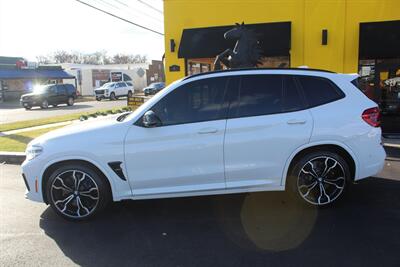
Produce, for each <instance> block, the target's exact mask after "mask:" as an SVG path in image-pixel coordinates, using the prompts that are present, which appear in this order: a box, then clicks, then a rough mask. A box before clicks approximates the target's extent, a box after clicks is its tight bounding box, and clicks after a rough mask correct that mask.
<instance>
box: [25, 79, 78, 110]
mask: <svg viewBox="0 0 400 267" xmlns="http://www.w3.org/2000/svg"><path fill="white" fill-rule="evenodd" d="M75 99H76V88H75V86H73V85H72V84H49V85H43V86H39V87H37V88H35V89H34V91H33V92H32V93H29V94H24V95H22V96H21V99H20V103H21V105H22V106H23V107H24V108H25V109H31V108H32V107H34V106H40V107H41V108H42V109H46V108H48V107H49V105H52V106H54V107H56V106H57V105H59V104H67V105H68V106H72V105H73V104H74V102H75Z"/></svg>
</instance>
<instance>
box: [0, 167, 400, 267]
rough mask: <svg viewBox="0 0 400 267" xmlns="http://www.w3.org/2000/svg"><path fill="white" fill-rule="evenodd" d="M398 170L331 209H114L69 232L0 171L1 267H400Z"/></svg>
mask: <svg viewBox="0 0 400 267" xmlns="http://www.w3.org/2000/svg"><path fill="white" fill-rule="evenodd" d="M399 174H400V161H398V160H392V161H387V162H386V167H385V170H384V171H383V172H382V173H381V174H379V175H378V176H377V177H374V178H368V179H365V180H363V181H360V182H359V183H358V184H357V185H354V186H353V187H352V188H351V191H350V192H348V194H347V196H346V198H345V199H344V201H342V202H340V203H338V205H336V206H335V207H334V208H324V209H316V208H306V207H304V206H302V205H300V204H298V202H295V201H293V200H292V199H291V198H290V197H289V196H287V195H286V194H285V193H283V192H268V193H254V194H236V195H226V196H213V197H192V198H175V199H164V200H162V199H159V200H145V201H126V202H122V203H115V204H113V205H112V207H111V208H110V209H108V210H107V211H106V212H105V213H104V214H102V215H101V216H100V217H98V218H96V219H95V220H93V221H90V222H85V223H71V222H67V221H64V220H63V219H61V218H59V217H57V216H56V215H55V214H54V213H53V211H52V210H51V209H50V208H49V207H47V206H46V205H44V204H40V203H33V202H31V201H28V200H25V199H24V196H23V193H24V190H25V188H24V184H23V181H22V179H21V177H20V170H19V166H13V165H3V166H0V178H1V180H0V181H1V182H0V215H1V216H0V265H1V266H76V265H81V266H96V267H97V266H400V257H399V251H400V238H399V237H400V227H399V225H400V194H399V192H400V175H399Z"/></svg>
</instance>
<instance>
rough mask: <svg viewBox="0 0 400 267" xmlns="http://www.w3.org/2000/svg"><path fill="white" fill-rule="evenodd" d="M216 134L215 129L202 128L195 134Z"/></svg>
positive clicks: (216, 130)
mask: <svg viewBox="0 0 400 267" xmlns="http://www.w3.org/2000/svg"><path fill="white" fill-rule="evenodd" d="M216 132H218V129H215V128H204V129H201V130H199V131H198V132H197V133H199V134H211V133H216Z"/></svg>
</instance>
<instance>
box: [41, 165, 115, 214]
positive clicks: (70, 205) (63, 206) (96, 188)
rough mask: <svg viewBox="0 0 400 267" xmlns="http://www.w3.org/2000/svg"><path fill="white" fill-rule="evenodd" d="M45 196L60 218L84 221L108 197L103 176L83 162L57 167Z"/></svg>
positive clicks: (109, 195) (47, 184)
mask: <svg viewBox="0 0 400 267" xmlns="http://www.w3.org/2000/svg"><path fill="white" fill-rule="evenodd" d="M46 196H47V200H48V202H49V203H50V206H51V208H52V209H53V210H54V211H55V212H56V213H57V214H58V215H59V216H61V217H62V218H64V219H67V220H71V221H84V220H88V219H90V218H93V217H94V216H96V215H98V214H99V213H100V212H101V211H102V210H104V209H105V208H106V207H107V205H108V204H109V202H110V200H111V194H110V190H109V187H108V184H107V182H106V181H105V178H104V177H103V176H101V175H99V174H98V173H97V172H96V171H95V170H93V168H91V167H90V166H88V165H84V164H77V163H70V164H66V165H62V166H60V167H58V168H57V169H56V170H55V171H54V172H53V173H52V174H51V176H50V178H49V179H48V180H47V183H46Z"/></svg>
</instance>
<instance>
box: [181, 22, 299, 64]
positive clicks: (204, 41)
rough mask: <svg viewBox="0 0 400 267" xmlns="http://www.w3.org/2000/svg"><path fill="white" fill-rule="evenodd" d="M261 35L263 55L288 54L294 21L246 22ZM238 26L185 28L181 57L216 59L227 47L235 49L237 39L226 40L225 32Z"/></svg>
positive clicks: (259, 37)
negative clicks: (292, 22)
mask: <svg viewBox="0 0 400 267" xmlns="http://www.w3.org/2000/svg"><path fill="white" fill-rule="evenodd" d="M245 26H246V28H248V29H250V30H253V31H254V32H255V33H256V34H257V37H258V40H259V42H260V46H261V49H262V53H263V56H266V57H270V56H289V53H290V42H291V22H289V21H288V22H272V23H257V24H246V25H245ZM233 27H235V25H228V26H218V27H207V28H193V29H184V30H183V32H182V37H181V41H180V45H179V51H178V57H179V58H213V57H216V56H217V55H218V54H220V53H221V52H223V51H225V50H226V49H227V48H231V49H233V48H234V46H235V43H236V42H235V41H229V40H225V38H224V33H225V32H227V31H229V30H230V29H232V28H233Z"/></svg>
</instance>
